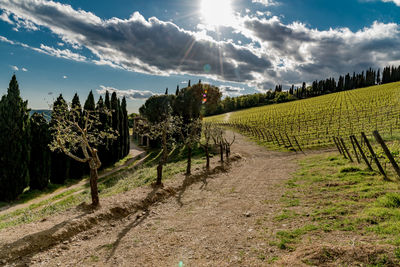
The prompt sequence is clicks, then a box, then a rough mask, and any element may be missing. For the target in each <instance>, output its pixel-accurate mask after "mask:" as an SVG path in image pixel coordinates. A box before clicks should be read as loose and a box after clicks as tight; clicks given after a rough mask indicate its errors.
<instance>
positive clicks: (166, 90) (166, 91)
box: [165, 87, 168, 95]
mask: <svg viewBox="0 0 400 267" xmlns="http://www.w3.org/2000/svg"><path fill="white" fill-rule="evenodd" d="M165 94H166V95H168V87H167V89H165Z"/></svg>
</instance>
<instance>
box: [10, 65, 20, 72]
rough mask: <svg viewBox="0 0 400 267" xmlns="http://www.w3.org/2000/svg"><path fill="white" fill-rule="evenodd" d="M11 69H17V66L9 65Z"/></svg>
mask: <svg viewBox="0 0 400 267" xmlns="http://www.w3.org/2000/svg"><path fill="white" fill-rule="evenodd" d="M10 67H11V68H12V69H13V70H15V71H18V70H19V68H18V67H17V66H10Z"/></svg>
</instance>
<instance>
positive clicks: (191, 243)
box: [0, 135, 303, 266]
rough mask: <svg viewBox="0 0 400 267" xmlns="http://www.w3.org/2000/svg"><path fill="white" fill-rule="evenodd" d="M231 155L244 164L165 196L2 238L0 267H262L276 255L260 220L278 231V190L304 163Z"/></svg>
mask: <svg viewBox="0 0 400 267" xmlns="http://www.w3.org/2000/svg"><path fill="white" fill-rule="evenodd" d="M232 151H233V152H234V153H239V154H240V155H241V157H242V159H240V160H238V161H235V162H233V163H232V164H231V166H230V167H229V168H228V170H226V171H225V170H224V169H222V168H220V167H216V168H215V169H214V171H213V173H212V174H210V175H205V174H204V173H203V172H202V170H197V171H196V173H195V174H194V175H193V176H191V177H185V176H183V175H178V176H177V177H176V179H173V180H171V181H170V182H169V183H168V184H166V185H165V188H164V189H152V188H150V187H145V188H137V189H135V190H132V191H129V192H126V193H124V194H120V195H117V196H114V197H111V198H107V199H104V200H102V207H101V208H100V209H99V210H97V211H95V212H92V211H89V210H88V209H87V208H85V207H84V206H78V207H77V208H76V209H72V210H69V211H67V212H65V213H64V214H61V215H59V216H54V217H52V218H48V219H47V220H45V221H43V222H39V223H36V224H28V225H21V226H18V227H15V228H11V229H6V230H3V231H1V232H0V265H1V263H3V264H4V263H6V262H7V263H11V262H12V263H16V264H28V265H29V266H265V265H267V263H266V260H265V256H264V258H263V257H260V255H261V253H262V254H263V255H266V256H267V257H268V254H271V253H272V252H273V250H274V249H276V247H275V248H273V247H271V246H270V245H269V244H268V240H267V239H265V236H264V235H263V234H262V233H263V232H264V231H265V232H267V231H271V229H260V227H258V225H259V224H258V220H260V219H263V220H270V221H271V225H270V227H267V228H273V227H275V226H274V224H273V216H275V215H276V214H277V213H278V212H279V209H280V205H279V202H278V200H279V199H280V197H281V196H282V191H281V190H280V189H281V187H282V182H283V181H285V180H287V179H288V178H289V177H290V174H291V173H292V172H293V171H295V170H296V168H297V166H296V164H295V161H294V160H295V159H297V158H300V157H303V156H302V155H300V154H294V153H282V152H271V151H267V150H265V149H264V148H261V147H258V146H256V145H255V144H253V143H251V142H249V141H246V139H245V138H244V137H242V136H238V135H237V137H236V142H235V144H234V145H233V147H232ZM215 160H216V159H214V161H213V162H212V163H213V166H214V167H215V166H218V165H219V163H218V162H216V161H215ZM263 226H264V227H265V222H264V223H263ZM274 231H275V229H274ZM2 257H3V258H4V259H6V260H3V262H1V259H2ZM180 263H182V265H181V264H180Z"/></svg>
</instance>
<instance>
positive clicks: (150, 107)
mask: <svg viewBox="0 0 400 267" xmlns="http://www.w3.org/2000/svg"><path fill="white" fill-rule="evenodd" d="M174 105H175V96H174V95H154V96H151V97H150V98H149V99H147V100H146V102H145V103H144V105H143V106H141V107H140V109H139V112H140V114H141V115H142V116H143V117H145V118H146V119H147V120H148V121H149V122H150V123H159V122H161V121H163V120H165V119H166V118H167V117H168V116H170V115H171V113H172V109H173V107H174Z"/></svg>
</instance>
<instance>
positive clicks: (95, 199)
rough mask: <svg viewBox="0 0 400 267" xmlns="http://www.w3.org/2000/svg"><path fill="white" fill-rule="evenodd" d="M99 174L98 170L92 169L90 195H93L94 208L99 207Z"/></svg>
mask: <svg viewBox="0 0 400 267" xmlns="http://www.w3.org/2000/svg"><path fill="white" fill-rule="evenodd" d="M98 177H99V176H98V173H97V169H96V168H90V193H91V195H92V206H94V207H97V206H98V205H99V191H98V189H97V179H98Z"/></svg>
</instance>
